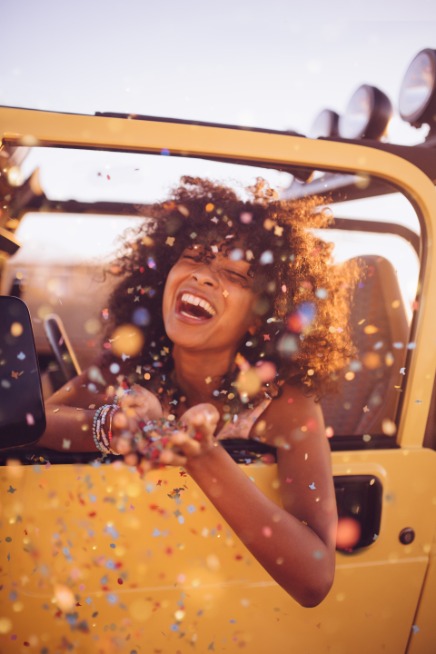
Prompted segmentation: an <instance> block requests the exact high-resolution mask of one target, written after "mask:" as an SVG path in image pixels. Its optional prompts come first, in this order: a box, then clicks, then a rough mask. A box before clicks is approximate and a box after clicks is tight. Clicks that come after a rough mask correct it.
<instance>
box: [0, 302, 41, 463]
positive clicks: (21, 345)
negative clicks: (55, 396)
mask: <svg viewBox="0 0 436 654" xmlns="http://www.w3.org/2000/svg"><path fill="white" fill-rule="evenodd" d="M44 430H45V410H44V400H43V396H42V388H41V378H40V374H39V366H38V360H37V357H36V349H35V341H34V338H33V330H32V324H31V321H30V315H29V311H28V309H27V306H26V305H25V304H24V302H23V301H22V300H19V299H18V298H16V297H10V296H7V297H6V296H0V450H2V449H6V448H10V447H19V446H22V445H30V444H31V443H34V442H35V441H37V440H38V438H40V436H41V435H42V434H43V432H44Z"/></svg>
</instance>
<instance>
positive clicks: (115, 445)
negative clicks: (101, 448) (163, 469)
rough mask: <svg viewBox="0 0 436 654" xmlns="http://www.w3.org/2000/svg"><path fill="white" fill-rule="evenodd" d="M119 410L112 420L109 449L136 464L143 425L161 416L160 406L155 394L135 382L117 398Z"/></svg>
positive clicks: (139, 453) (128, 462)
mask: <svg viewBox="0 0 436 654" xmlns="http://www.w3.org/2000/svg"><path fill="white" fill-rule="evenodd" d="M118 407H119V410H118V411H116V413H115V415H114V416H113V421H112V440H111V449H112V451H113V452H114V453H116V454H120V455H121V456H123V457H124V459H125V461H126V463H127V464H128V465H136V464H137V463H138V461H139V459H140V458H141V450H140V447H139V444H141V440H140V439H138V438H137V437H138V435H140V434H141V432H142V429H143V425H144V424H146V423H147V422H149V421H150V420H158V419H160V418H161V417H162V407H161V404H160V402H159V400H158V399H157V397H156V396H155V395H153V393H150V391H148V390H147V389H145V388H143V387H142V386H139V385H137V384H135V385H133V386H132V388H131V389H130V390H129V391H128V392H127V393H123V395H122V396H121V397H120V398H119V400H118Z"/></svg>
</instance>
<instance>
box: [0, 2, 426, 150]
mask: <svg viewBox="0 0 436 654" xmlns="http://www.w3.org/2000/svg"><path fill="white" fill-rule="evenodd" d="M426 47H431V48H436V2H434V0H414V2H413V3H411V2H406V0H389V1H387V2H384V3H381V2H380V1H379V0H365V1H363V0H362V1H361V2H356V1H353V0H350V1H349V2H347V3H345V2H339V0H331V1H330V2H328V0H327V1H326V0H324V1H323V2H322V3H321V2H320V1H319V0H317V1H316V2H312V3H304V6H303V3H301V2H298V3H297V2H295V0H268V1H263V2H260V1H259V0H251V1H248V0H241V1H238V0H222V1H221V2H219V3H217V2H211V1H209V2H206V1H205V0H203V1H201V2H200V1H199V0H185V1H181V0H166V1H165V0H161V2H157V1H156V0H152V1H151V0H125V1H124V2H120V1H118V2H115V1H114V0H94V1H93V0H75V1H74V2H68V3H67V2H59V1H55V0H36V1H32V2H28V1H26V0H9V2H7V3H6V2H3V3H2V45H1V50H2V56H1V61H0V104H3V105H10V106H22V107H34V108H38V109H50V110H60V111H67V112H74V111H76V112H82V113H94V111H120V112H127V113H130V112H134V113H142V114H147V115H152V116H168V117H174V118H188V119H194V120H204V121H212V122H222V123H230V124H243V125H252V126H258V127H267V128H273V129H288V128H291V129H295V130H297V131H300V132H302V133H307V132H308V131H309V129H310V126H311V123H312V121H313V119H314V117H315V116H316V114H317V113H318V111H319V110H321V109H322V108H324V107H329V108H331V109H334V110H336V111H337V112H338V113H341V112H343V110H344V109H345V107H346V104H347V101H348V99H349V97H350V96H351V94H352V93H353V91H354V90H355V89H356V88H357V87H358V86H359V85H360V84H363V83H367V84H374V85H376V86H378V87H379V88H381V90H383V91H384V92H385V93H386V94H387V95H388V96H389V97H390V98H391V101H392V102H393V104H394V106H396V105H397V101H398V93H399V89H400V84H401V80H402V77H403V75H404V73H405V71H406V69H407V66H408V65H409V63H410V61H411V60H412V58H413V57H414V55H415V54H417V52H419V51H420V50H422V49H423V48H426ZM391 140H395V141H397V142H404V143H407V142H410V143H414V142H417V141H419V140H421V136H420V135H419V134H418V133H417V132H416V130H413V129H412V128H409V127H408V126H407V125H404V124H401V123H400V121H399V119H398V118H395V119H394V120H393V122H392V127H391Z"/></svg>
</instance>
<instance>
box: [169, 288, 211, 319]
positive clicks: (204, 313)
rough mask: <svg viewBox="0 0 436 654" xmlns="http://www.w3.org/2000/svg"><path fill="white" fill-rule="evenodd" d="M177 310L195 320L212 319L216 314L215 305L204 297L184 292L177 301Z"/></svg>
mask: <svg viewBox="0 0 436 654" xmlns="http://www.w3.org/2000/svg"><path fill="white" fill-rule="evenodd" d="M177 312H178V313H179V314H180V315H181V316H184V317H185V318H190V319H193V320H210V319H211V318H213V317H214V316H215V315H216V311H215V309H214V307H213V306H212V305H211V304H210V302H208V301H207V300H205V299H204V298H202V297H199V296H198V295H194V294H193V293H187V292H184V293H182V294H181V295H180V297H179V299H178V301H177Z"/></svg>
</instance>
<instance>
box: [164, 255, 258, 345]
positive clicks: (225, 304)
mask: <svg viewBox="0 0 436 654" xmlns="http://www.w3.org/2000/svg"><path fill="white" fill-rule="evenodd" d="M235 252H237V251H236V250H232V251H230V252H228V253H226V252H225V251H220V250H219V249H218V248H217V252H212V251H209V250H207V251H206V250H205V249H204V248H202V247H201V246H194V247H192V248H189V249H186V250H185V251H184V252H183V253H182V255H181V257H180V258H179V260H178V261H177V262H176V263H175V264H174V266H173V267H172V269H171V270H170V272H169V275H168V277H167V281H166V284H165V290H164V295H163V318H164V324H165V330H166V332H167V335H168V337H169V338H170V339H171V341H172V342H173V343H174V344H175V345H177V346H180V347H185V348H187V349H191V350H192V349H193V350H196V351H198V352H202V353H205V352H206V351H209V352H212V351H216V352H217V353H221V354H222V355H223V356H224V355H225V354H226V353H227V354H228V355H234V353H235V352H236V350H237V348H238V346H239V343H240V341H241V339H242V337H243V336H244V334H246V332H247V330H248V328H249V327H250V326H252V325H254V324H255V322H256V319H255V314H254V311H253V309H254V304H255V301H256V298H257V296H256V294H255V293H254V291H253V288H252V286H253V279H252V277H251V276H250V274H249V269H250V265H249V263H248V262H247V261H245V260H243V259H242V258H241V259H238V258H237V257H235V256H234V253H235Z"/></svg>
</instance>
